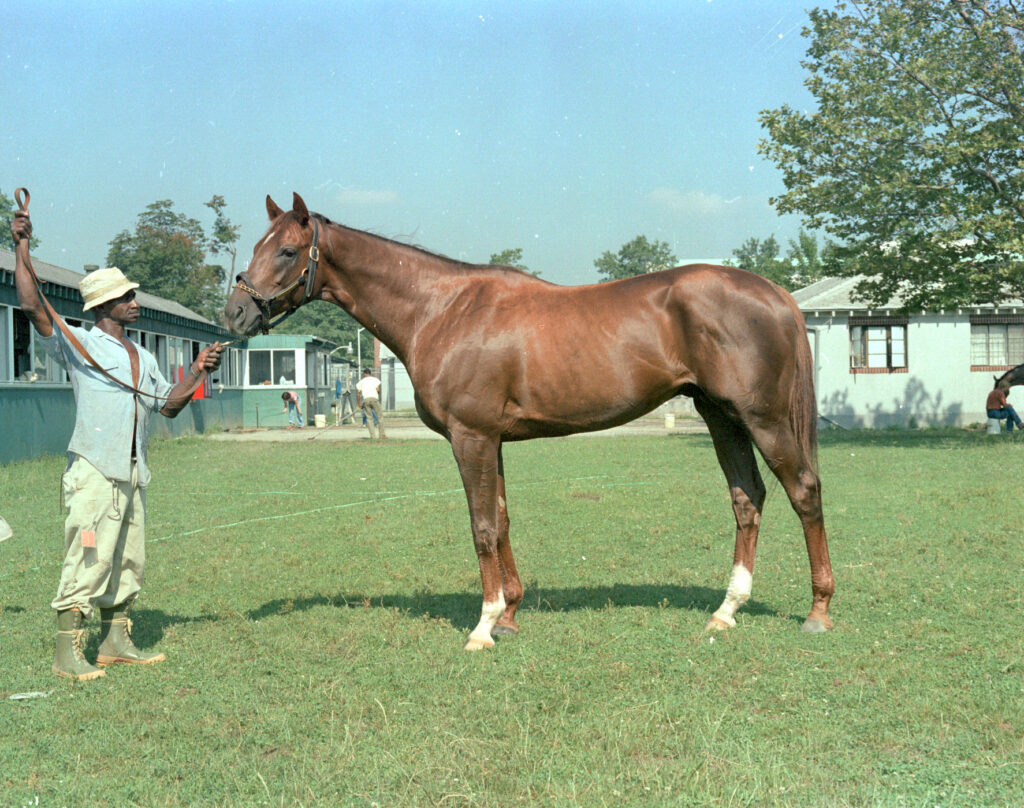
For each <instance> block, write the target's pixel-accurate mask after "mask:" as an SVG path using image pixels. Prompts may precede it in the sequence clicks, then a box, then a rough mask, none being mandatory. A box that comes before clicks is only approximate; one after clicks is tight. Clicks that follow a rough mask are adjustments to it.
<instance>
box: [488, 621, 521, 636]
mask: <svg viewBox="0 0 1024 808" xmlns="http://www.w3.org/2000/svg"><path fill="white" fill-rule="evenodd" d="M518 633H519V624H518V623H516V621H515V620H499V621H498V622H497V623H496V624H495V626H494V628H492V629H491V634H501V635H505V636H507V635H510V634H518Z"/></svg>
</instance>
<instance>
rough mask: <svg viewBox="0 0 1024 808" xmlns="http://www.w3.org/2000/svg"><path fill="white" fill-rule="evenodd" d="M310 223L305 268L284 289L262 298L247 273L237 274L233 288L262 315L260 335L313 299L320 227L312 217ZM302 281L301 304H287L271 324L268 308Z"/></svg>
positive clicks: (318, 258) (318, 256) (318, 255)
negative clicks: (307, 255)
mask: <svg viewBox="0 0 1024 808" xmlns="http://www.w3.org/2000/svg"><path fill="white" fill-rule="evenodd" d="M310 221H311V222H313V241H312V242H310V245H309V260H307V261H306V268H305V269H304V270H302V272H301V273H300V274H299V276H298V277H297V278H296V279H295V280H294V281H292V282H291V283H289V284H288V285H287V286H286V287H284V289H282V290H280V291H279V292H277V293H276V294H273V295H271V296H270V297H264V296H263V295H262V294H260V292H259V291H258V290H257V289H256V288H255V287H254V286H253V285H252V283H251V282H250V280H249V275H248V273H246V272H240V273H239V274H238V277H237V278H236V279H235V287H234V288H235V289H240V290H241V291H243V292H245V293H246V294H247V295H249V297H251V298H252V300H253V302H254V303H255V304H256V305H257V306H258V307H259V309H260V314H261V315H262V317H261V319H260V333H262V334H268V333H270V329H271V328H273V327H274V326H276V325H278V324H279V323H281V322H283V321H284V320H286V319H287V318H288V317H290V316H291V315H293V314H294V313H295V312H296V311H298V310H299V308H301V307H302V306H304V305H306V304H307V303H308V302H309V301H310V300H312V299H313V288H314V286H315V285H316V268H317V264H318V263H319V261H320V247H319V244H320V226H319V225H318V224H317V221H316V219H315V218H313V217H312V216H311V217H310ZM303 280H305V282H306V288H305V296H304V297H303V298H302V302H301V303H299V305H298V306H292V305H290V304H289V307H288V311H286V312H285V313H284V314H282V315H281V316H280V317H278V318H277V319H276V320H274V321H273V322H271V318H272V316H273V315H272V314H271V313H270V308H271V306H273V304H274V301H276V300H277V299H278V298H279V297H284V296H285V295H288V294H290V293H291V291H292V290H293V289H294V288H295V287H296V286H298V285H299V284H301V283H302V282H303Z"/></svg>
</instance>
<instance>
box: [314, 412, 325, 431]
mask: <svg viewBox="0 0 1024 808" xmlns="http://www.w3.org/2000/svg"><path fill="white" fill-rule="evenodd" d="M313 426H315V427H316V428H317V429H323V428H324V427H326V426H327V416H326V415H322V414H321V413H317V414H316V415H314V416H313Z"/></svg>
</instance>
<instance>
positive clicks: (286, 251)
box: [278, 247, 298, 258]
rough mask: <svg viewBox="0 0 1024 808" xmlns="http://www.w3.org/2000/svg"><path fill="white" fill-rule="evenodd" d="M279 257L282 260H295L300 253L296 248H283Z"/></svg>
mask: <svg viewBox="0 0 1024 808" xmlns="http://www.w3.org/2000/svg"><path fill="white" fill-rule="evenodd" d="M278 255H280V256H281V257H282V258H294V257H295V256H296V255H298V251H297V250H296V249H295V248H294V247H282V248H281V251H280V252H279V253H278Z"/></svg>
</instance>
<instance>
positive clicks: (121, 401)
mask: <svg viewBox="0 0 1024 808" xmlns="http://www.w3.org/2000/svg"><path fill="white" fill-rule="evenodd" d="M25 207H27V200H26V203H25ZM11 234H12V235H13V237H14V242H15V246H16V256H17V257H16V261H15V270H14V275H15V285H16V287H17V292H18V304H19V306H20V307H21V309H22V311H23V312H24V313H25V316H26V317H28V319H29V320H30V321H31V322H32V325H33V326H34V327H35V330H36V342H37V344H39V345H41V346H42V347H43V348H44V349H45V351H46V352H47V354H49V355H50V356H51V357H52V358H53V359H54V360H55V361H57V362H58V363H59V364H60V365H61V366H62V367H64V369H65V370H66V371H67V373H68V377H69V379H70V381H71V386H72V388H73V390H74V393H75V404H76V409H75V429H74V432H73V434H72V436H71V441H70V443H69V444H68V466H67V469H66V470H65V471H64V475H63V477H62V483H63V493H64V502H65V506H66V508H67V510H68V517H67V520H66V522H65V525H64V550H65V557H64V565H63V568H62V570H61V577H60V584H59V586H58V588H57V595H56V597H55V598H54V599H53V603H52V606H53V608H54V609H55V610H56V612H57V649H56V654H55V656H54V661H53V667H52V670H53V672H54V673H55V674H57V675H58V676H63V677H66V678H70V679H74V680H76V681H85V680H90V679H97V678H99V677H101V676H103V675H104V671H103V670H102V669H101V668H98V667H94V666H93V665H92V664H90V663H89V662H88V661H87V660H86V658H85V655H84V654H83V652H82V637H83V635H84V630H83V628H82V624H83V622H84V621H85V620H86V619H87V618H88V617H89V615H90V614H92V612H93V610H94V608H96V607H98V608H99V610H100V615H101V631H100V647H99V653H98V655H97V664H98V665H100V666H106V665H110V664H113V663H117V662H121V663H131V664H140V665H149V664H153V663H156V662H162V661H163V660H164V659H165V657H164V655H163V654H161V653H150V652H145V651H142V650H140V649H139V648H137V647H136V646H135V644H134V642H132V638H131V626H132V624H131V620H130V619H129V613H130V611H131V607H132V604H133V603H134V601H135V598H136V596H137V595H138V593H139V590H140V589H141V587H142V577H143V566H144V562H145V535H144V528H145V508H146V497H145V490H146V486H147V485H148V484H149V480H150V473H149V468H148V466H147V465H146V448H147V442H148V437H149V427H148V425H149V416H150V415H151V414H152V413H153V412H154V411H157V412H159V413H160V414H161V415H165V416H167V417H168V418H174V417H175V416H176V415H177V414H178V413H179V412H180V411H181V410H182V409H184V408H185V406H186V405H187V404H188V403H189V401H191V399H192V394H193V393H195V391H196V390H197V389H198V388H199V386H200V385H201V384H202V382H203V378H204V376H205V375H206V373H207V372H209V371H212V370H215V369H216V368H217V367H218V365H219V364H220V353H221V351H222V350H223V347H222V346H221V345H220V344H219V343H214V344H213V345H212V346H210V347H208V348H205V349H203V350H202V351H200V352H199V355H198V357H197V358H196V360H195V361H194V362H193V363H192V365H191V367H190V371H189V374H188V376H187V377H186V378H185V380H184V381H182V382H179V383H178V384H176V385H171V384H170V383H169V382H168V381H167V380H166V379H164V377H163V375H162V374H161V373H160V369H159V367H158V366H157V362H156V359H155V358H154V357H153V355H152V354H150V353H149V352H148V351H146V350H145V349H144V348H142V347H141V346H138V345H136V344H135V343H134V342H132V340H130V339H129V338H128V336H127V334H126V333H125V329H126V328H128V327H129V326H131V325H132V324H134V323H135V322H136V321H137V320H138V319H139V314H140V310H139V304H138V302H137V301H136V299H135V290H136V288H138V284H137V283H133V282H131V281H129V280H128V279H127V278H126V277H125V276H124V275H123V274H122V273H121V271H120V270H119V269H117V268H116V267H110V268H107V269H99V270H96V271H94V272H91V273H89V274H88V275H86V276H85V277H83V278H82V280H81V282H80V283H79V289H80V291H81V293H82V298H83V302H84V305H83V307H82V308H83V310H84V311H92V312H93V314H94V316H95V320H96V325H95V327H94V328H92V329H89V330H86V329H84V328H76V327H72V326H68V325H67V324H65V323H64V322H63V321H62V320H61V319H60V317H59V316H57V315H56V313H55V312H53V310H52V308H50V307H49V304H48V303H47V302H46V301H45V298H43V297H42V293H41V292H40V291H39V289H38V287H37V286H36V282H37V279H36V277H35V273H34V271H33V270H32V265H31V261H30V259H29V256H28V240H29V237H30V236H31V235H32V223H31V221H30V219H29V216H28V211H27V210H21V211H18V213H17V214H16V215H15V218H14V219H13V220H12V221H11Z"/></svg>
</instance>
